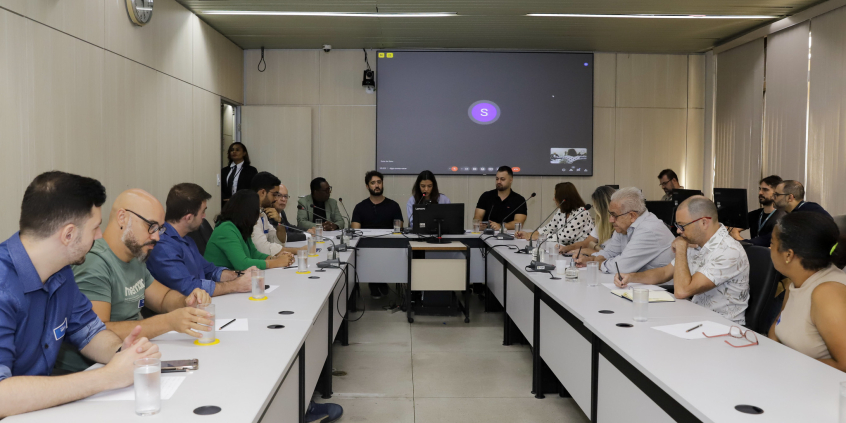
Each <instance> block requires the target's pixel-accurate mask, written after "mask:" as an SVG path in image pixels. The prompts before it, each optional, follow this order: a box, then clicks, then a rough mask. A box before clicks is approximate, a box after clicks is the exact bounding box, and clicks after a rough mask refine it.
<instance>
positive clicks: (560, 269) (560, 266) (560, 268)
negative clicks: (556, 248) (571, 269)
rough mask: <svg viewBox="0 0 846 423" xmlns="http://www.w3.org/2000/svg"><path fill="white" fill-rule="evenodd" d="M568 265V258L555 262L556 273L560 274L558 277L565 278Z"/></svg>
mask: <svg viewBox="0 0 846 423" xmlns="http://www.w3.org/2000/svg"><path fill="white" fill-rule="evenodd" d="M568 264H569V262H568V261H567V257H564V258H559V259H558V260H555V273H556V274H558V276H564V273H565V271H566V270H567V267H568Z"/></svg>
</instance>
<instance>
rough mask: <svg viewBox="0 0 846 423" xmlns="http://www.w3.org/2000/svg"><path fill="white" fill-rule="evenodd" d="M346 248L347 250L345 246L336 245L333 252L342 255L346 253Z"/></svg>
mask: <svg viewBox="0 0 846 423" xmlns="http://www.w3.org/2000/svg"><path fill="white" fill-rule="evenodd" d="M347 248H348V247H347V244H338V245H336V246H335V251H337V252H339V253H343V252H345V251H347Z"/></svg>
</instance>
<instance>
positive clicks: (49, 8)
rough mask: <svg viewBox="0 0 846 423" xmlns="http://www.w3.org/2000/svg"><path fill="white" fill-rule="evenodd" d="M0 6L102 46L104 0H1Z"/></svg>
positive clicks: (103, 35)
mask: <svg viewBox="0 0 846 423" xmlns="http://www.w3.org/2000/svg"><path fill="white" fill-rule="evenodd" d="M0 7H5V8H7V9H9V10H11V11H13V12H15V13H20V14H21V15H23V16H26V17H28V18H30V19H32V20H34V21H37V22H41V23H43V24H44V25H47V26H50V27H52V28H56V29H58V30H59V31H62V32H65V33H68V34H70V35H73V36H74V37H77V38H80V39H83V40H85V41H87V42H89V43H91V44H94V45H97V46H99V47H103V46H104V37H105V31H104V23H105V21H104V11H105V0H0Z"/></svg>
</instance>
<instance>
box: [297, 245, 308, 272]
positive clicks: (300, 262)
mask: <svg viewBox="0 0 846 423" xmlns="http://www.w3.org/2000/svg"><path fill="white" fill-rule="evenodd" d="M297 272H308V252H307V251H306V250H299V251H297Z"/></svg>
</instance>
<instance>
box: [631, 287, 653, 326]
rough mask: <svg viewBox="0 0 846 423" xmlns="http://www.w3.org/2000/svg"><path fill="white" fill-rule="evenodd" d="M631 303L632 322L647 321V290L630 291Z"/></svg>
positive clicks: (636, 289) (635, 289)
mask: <svg viewBox="0 0 846 423" xmlns="http://www.w3.org/2000/svg"><path fill="white" fill-rule="evenodd" d="M632 303H633V304H634V313H633V317H634V321H635V322H645V321H647V320H648V319H647V316H648V314H647V313H648V311H649V290H648V289H646V288H634V289H632Z"/></svg>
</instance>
